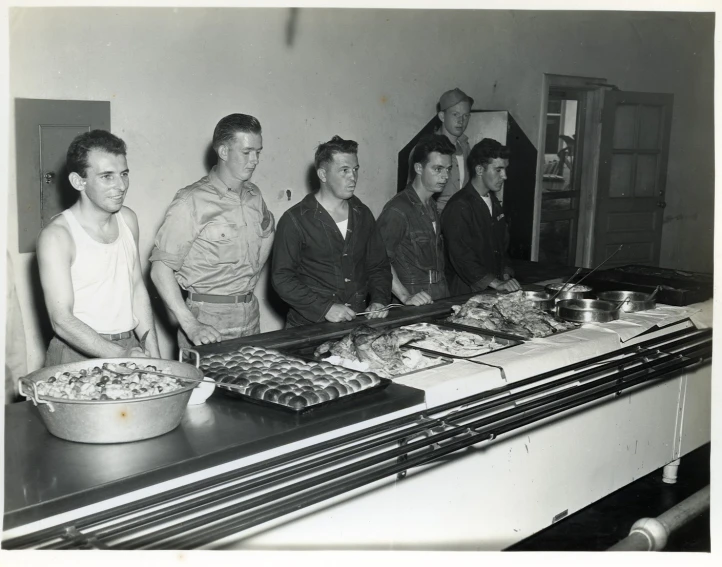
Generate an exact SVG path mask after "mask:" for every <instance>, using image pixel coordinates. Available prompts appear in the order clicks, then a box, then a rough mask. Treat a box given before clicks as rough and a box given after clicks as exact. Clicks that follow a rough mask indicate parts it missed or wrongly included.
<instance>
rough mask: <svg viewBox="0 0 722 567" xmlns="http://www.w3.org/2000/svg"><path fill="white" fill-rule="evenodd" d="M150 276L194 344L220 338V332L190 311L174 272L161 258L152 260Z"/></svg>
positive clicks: (212, 341) (215, 340)
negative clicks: (202, 321)
mask: <svg viewBox="0 0 722 567" xmlns="http://www.w3.org/2000/svg"><path fill="white" fill-rule="evenodd" d="M150 278H151V279H152V280H153V283H154V284H155V287H156V289H157V290H158V293H159V294H160V296H161V298H162V299H163V302H164V303H165V305H166V307H168V309H170V311H171V313H173V315H174V316H175V318H176V320H177V321H178V324H179V325H180V326H181V329H183V332H184V333H185V334H186V335H187V336H188V338H189V339H190V340H191V341H192V342H193V344H194V345H200V344H203V345H206V344H208V343H217V342H220V341H221V340H222V336H221V333H220V332H218V330H217V329H216V328H214V327H212V326H211V325H205V324H203V323H201V322H200V321H198V319H196V318H195V317H194V316H193V313H191V312H190V310H189V309H188V306H187V305H186V304H185V301H183V296H182V295H181V292H180V287H178V282H177V281H176V280H175V273H174V272H173V270H172V269H171V268H169V267H168V266H166V265H165V263H164V262H163V261H161V260H157V261H155V262H153V265H152V266H151V268H150Z"/></svg>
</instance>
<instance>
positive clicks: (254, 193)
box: [150, 114, 275, 347]
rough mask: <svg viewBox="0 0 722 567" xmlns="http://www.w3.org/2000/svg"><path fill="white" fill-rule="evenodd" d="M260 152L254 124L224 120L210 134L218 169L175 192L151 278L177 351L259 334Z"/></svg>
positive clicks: (266, 237) (269, 220)
mask: <svg viewBox="0 0 722 567" xmlns="http://www.w3.org/2000/svg"><path fill="white" fill-rule="evenodd" d="M262 146H263V141H262V138H261V125H260V123H259V122H258V120H256V119H255V118H254V117H252V116H247V115H244V114H231V115H230V116H226V117H225V118H223V119H222V120H221V121H220V122H219V123H218V125H217V126H216V129H215V131H214V133H213V148H214V149H215V151H216V153H217V154H218V163H217V165H215V166H214V167H213V169H212V170H211V171H210V173H209V174H208V175H207V176H205V177H203V178H201V179H200V180H199V181H197V182H196V183H193V184H192V185H189V186H188V187H185V188H184V189H181V190H180V191H178V193H177V194H176V196H175V198H174V199H173V202H172V203H171V204H170V207H169V208H168V212H167V213H166V216H165V219H164V221H163V224H162V225H161V227H160V230H159V231H158V234H157V235H156V238H155V247H154V248H153V252H152V253H151V257H150V260H151V262H152V263H153V266H152V268H151V278H152V279H153V282H154V283H155V285H156V287H157V288H158V291H159V292H160V295H161V297H162V298H163V301H164V302H165V304H166V306H167V307H168V309H170V311H171V312H172V313H173V314H174V315H175V317H176V319H177V320H178V323H179V324H180V329H179V331H178V344H179V346H181V347H189V346H191V345H199V344H208V343H212V342H218V341H221V340H228V339H234V338H238V337H243V336H247V335H252V334H255V333H259V332H260V324H259V310H258V300H257V299H256V297H255V295H254V294H253V291H254V289H255V287H256V284H257V283H258V278H259V275H260V273H261V270H262V269H263V266H264V264H265V263H266V261H267V260H268V256H269V254H270V251H271V247H272V244H273V234H274V228H275V222H274V219H273V215H272V214H271V212H270V211H269V210H268V209H267V207H266V203H265V201H264V200H263V196H262V195H261V191H260V190H259V189H258V187H256V186H255V185H254V184H253V183H251V181H250V179H251V176H252V175H253V171H254V170H255V168H256V166H257V165H258V161H259V159H260V154H261V149H262ZM179 286H180V288H182V289H184V290H186V291H187V292H188V297H187V298H186V300H185V302H184V301H183V297H182V295H181V292H180V289H179Z"/></svg>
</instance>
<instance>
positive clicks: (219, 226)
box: [200, 223, 241, 264]
mask: <svg viewBox="0 0 722 567" xmlns="http://www.w3.org/2000/svg"><path fill="white" fill-rule="evenodd" d="M200 238H201V239H202V240H205V241H206V243H207V244H208V249H209V250H210V251H211V252H212V253H213V254H215V256H216V257H217V261H218V263H219V264H235V263H236V262H239V261H240V259H241V242H240V238H239V231H238V226H237V225H235V224H230V223H211V224H209V225H207V226H206V227H205V228H204V229H203V232H201V234H200Z"/></svg>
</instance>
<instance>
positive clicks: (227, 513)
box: [3, 329, 712, 549]
mask: <svg viewBox="0 0 722 567" xmlns="http://www.w3.org/2000/svg"><path fill="white" fill-rule="evenodd" d="M711 356H712V332H711V330H704V331H699V330H695V329H684V330H680V331H677V332H675V333H670V334H669V335H666V336H662V337H657V338H654V339H650V340H648V341H645V342H642V343H639V344H637V345H634V346H628V347H625V348H622V349H620V350H618V351H616V352H615V353H613V354H611V355H609V354H606V355H601V356H598V357H595V358H592V359H589V360H586V361H583V362H579V363H576V364H572V365H569V366H566V367H564V368H561V369H558V370H553V371H549V372H545V373H543V374H539V375H537V376H533V377H530V378H527V379H524V380H521V381H517V382H515V383H513V384H508V385H505V386H502V387H498V388H494V389H492V390H488V391H485V392H482V393H479V394H476V395H473V396H469V397H466V398H463V399H461V400H459V401H456V402H450V403H447V404H444V405H441V406H438V407H436V408H434V409H433V410H426V411H423V412H418V413H416V414H412V415H409V416H406V417H403V418H399V419H396V420H394V421H391V422H388V423H384V424H380V425H377V426H374V427H370V428H367V429H363V430H361V431H358V432H355V433H352V434H348V435H345V436H343V437H340V438H337V439H334V440H330V441H327V442H324V443H320V444H317V445H313V446H311V447H307V448H305V449H301V450H298V451H295V452H292V453H288V454H286V455H281V456H279V457H276V458H273V459H270V460H267V461H263V462H260V463H256V464H254V465H250V466H246V467H243V468H240V469H237V470H234V471H229V472H227V473H224V474H222V475H219V476H216V477H211V478H208V479H205V480H203V481H199V482H196V483H194V484H191V485H186V486H183V487H181V488H177V489H174V490H171V491H167V492H163V493H160V494H157V495H155V496H152V497H148V498H145V499H142V500H138V501H135V502H132V503H129V504H126V505H123V506H118V507H115V508H111V509H109V510H106V511H104V512H101V513H97V514H93V515H89V516H86V517H82V518H78V519H76V520H74V521H72V522H70V523H65V524H60V525H56V526H54V527H52V528H47V529H44V530H41V531H37V532H34V533H29V534H26V535H23V536H20V537H15V538H12V539H5V540H4V541H3V547H4V548H6V549H82V548H86V549H87V548H91V549H92V548H96V549H99V548H100V549H104V548H108V549H194V548H202V547H215V546H216V545H217V544H219V543H220V542H222V541H224V540H228V539H229V538H232V539H238V538H243V537H244V532H246V531H247V530H249V529H251V528H254V527H256V526H260V525H262V524H264V523H267V522H270V521H271V520H274V519H277V518H280V517H282V516H285V515H289V514H292V513H294V512H297V511H299V510H302V509H304V508H307V507H310V506H313V505H315V504H317V503H320V502H323V501H326V500H328V499H331V498H334V497H336V496H339V495H342V494H344V493H348V492H350V491H353V490H355V489H358V488H360V487H363V486H366V485H369V484H371V483H374V482H376V481H378V480H380V479H384V478H388V477H393V476H394V475H396V476H397V478H399V479H401V478H403V477H404V476H405V474H406V471H408V470H409V469H410V468H412V467H418V466H422V465H425V464H428V463H432V462H438V461H439V460H440V459H441V458H443V457H445V456H447V455H451V454H452V453H456V452H458V451H461V450H462V449H465V448H468V447H471V446H473V445H476V444H479V443H483V442H487V443H488V442H493V440H494V439H496V438H497V437H499V436H501V435H504V434H508V433H510V432H512V431H516V430H519V429H520V428H523V427H526V426H531V425H536V424H540V423H542V422H544V421H546V420H548V419H550V418H553V417H555V416H560V415H561V414H565V413H567V412H569V411H570V410H573V409H575V408H580V409H584V408H588V407H591V406H593V405H596V404H595V402H603V401H604V400H605V399H610V398H612V397H614V396H619V395H621V393H622V392H624V391H629V390H633V389H641V388H644V387H646V386H649V385H652V384H654V383H659V382H662V381H664V380H666V379H669V378H672V377H674V376H678V375H679V373H680V372H682V371H684V369H689V368H692V367H694V366H699V365H702V364H705V363H707V362H708V361H709V360H710V359H711ZM409 481H411V480H410V479H409ZM405 482H408V481H405Z"/></svg>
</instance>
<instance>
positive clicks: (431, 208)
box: [404, 183, 436, 222]
mask: <svg viewBox="0 0 722 567" xmlns="http://www.w3.org/2000/svg"><path fill="white" fill-rule="evenodd" d="M404 193H405V194H406V196H407V198H408V199H409V201H411V203H412V204H413V205H415V206H416V207H418V208H419V209H420V210H421V214H422V215H426V214H427V213H428V214H429V216H430V217H431V221H432V222H436V206H435V205H433V203H432V202H431V201H430V202H429V203H428V204H426V205H425V204H424V203H422V202H421V198H420V197H419V194H418V193H417V192H416V189H414V186H413V183H409V184H408V185H407V186H406V190H405V191H404Z"/></svg>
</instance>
